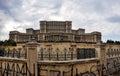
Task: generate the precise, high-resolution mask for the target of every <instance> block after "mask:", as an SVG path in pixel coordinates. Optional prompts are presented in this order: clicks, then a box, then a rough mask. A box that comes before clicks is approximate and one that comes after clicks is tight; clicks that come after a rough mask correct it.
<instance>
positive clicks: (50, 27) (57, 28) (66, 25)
mask: <svg viewBox="0 0 120 76" xmlns="http://www.w3.org/2000/svg"><path fill="white" fill-rule="evenodd" d="M71 30H72V22H71V21H40V33H71Z"/></svg>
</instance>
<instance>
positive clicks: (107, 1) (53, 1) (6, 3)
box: [0, 0, 120, 41]
mask: <svg viewBox="0 0 120 76" xmlns="http://www.w3.org/2000/svg"><path fill="white" fill-rule="evenodd" d="M41 20H62V21H66V20H70V21H72V24H73V29H78V28H85V29H86V32H92V31H100V32H102V35H103V37H102V39H103V40H104V41H105V40H107V39H112V40H120V0H0V40H5V39H8V38H9V31H11V30H18V31H21V32H25V29H26V28H34V29H39V21H41Z"/></svg>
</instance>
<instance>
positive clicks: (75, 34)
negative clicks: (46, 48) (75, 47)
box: [9, 21, 101, 43]
mask: <svg viewBox="0 0 120 76" xmlns="http://www.w3.org/2000/svg"><path fill="white" fill-rule="evenodd" d="M9 35H10V36H9V37H10V38H9V39H11V40H14V41H15V42H17V43H19V42H28V41H31V39H32V38H35V39H36V41H38V42H44V41H45V42H95V43H97V42H100V41H101V33H100V32H91V33H85V29H82V28H79V29H78V30H73V29H72V22H71V21H40V29H38V30H34V29H33V28H28V29H26V33H21V32H19V31H11V32H10V34H9Z"/></svg>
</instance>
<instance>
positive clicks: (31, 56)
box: [26, 40, 39, 76]
mask: <svg viewBox="0 0 120 76" xmlns="http://www.w3.org/2000/svg"><path fill="white" fill-rule="evenodd" d="M38 45H39V44H38V43H37V42H36V41H34V40H32V41H31V42H28V43H27V44H26V48H27V66H28V69H29V71H30V73H31V76H37V74H38V72H37V71H38V70H37V47H38Z"/></svg>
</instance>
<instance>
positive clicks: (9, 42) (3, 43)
mask: <svg viewBox="0 0 120 76" xmlns="http://www.w3.org/2000/svg"><path fill="white" fill-rule="evenodd" d="M0 46H16V42H14V41H13V40H4V41H0Z"/></svg>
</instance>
